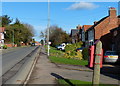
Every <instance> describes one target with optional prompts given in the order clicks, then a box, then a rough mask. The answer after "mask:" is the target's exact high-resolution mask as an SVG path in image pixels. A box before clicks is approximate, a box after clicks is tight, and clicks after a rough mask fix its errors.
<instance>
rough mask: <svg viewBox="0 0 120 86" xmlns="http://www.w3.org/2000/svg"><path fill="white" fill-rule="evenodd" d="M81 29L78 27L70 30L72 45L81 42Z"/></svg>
mask: <svg viewBox="0 0 120 86" xmlns="http://www.w3.org/2000/svg"><path fill="white" fill-rule="evenodd" d="M81 32H82V27H81V26H80V25H78V26H77V27H76V29H71V34H70V37H71V38H72V43H76V42H79V41H81V35H82V33H81Z"/></svg>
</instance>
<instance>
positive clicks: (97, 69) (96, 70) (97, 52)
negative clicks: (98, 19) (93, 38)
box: [92, 41, 102, 86]
mask: <svg viewBox="0 0 120 86" xmlns="http://www.w3.org/2000/svg"><path fill="white" fill-rule="evenodd" d="M101 56H102V42H101V41H98V43H97V44H96V50H95V63H94V71H93V80H92V83H93V86H99V81H100V58H101Z"/></svg>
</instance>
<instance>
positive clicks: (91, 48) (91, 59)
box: [89, 45, 95, 67]
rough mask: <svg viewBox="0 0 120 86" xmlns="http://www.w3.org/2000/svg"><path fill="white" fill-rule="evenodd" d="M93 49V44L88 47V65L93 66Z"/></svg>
mask: <svg viewBox="0 0 120 86" xmlns="http://www.w3.org/2000/svg"><path fill="white" fill-rule="evenodd" d="M94 51H95V46H94V45H93V46H90V48H89V67H93V64H94Z"/></svg>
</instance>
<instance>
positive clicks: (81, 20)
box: [2, 2, 118, 41]
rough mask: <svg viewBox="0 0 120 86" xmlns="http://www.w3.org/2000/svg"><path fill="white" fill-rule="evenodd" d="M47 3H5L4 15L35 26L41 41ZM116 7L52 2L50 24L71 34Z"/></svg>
mask: <svg viewBox="0 0 120 86" xmlns="http://www.w3.org/2000/svg"><path fill="white" fill-rule="evenodd" d="M47 4H48V3H47V2H3V3H2V15H5V14H7V15H8V16H10V17H11V18H13V19H16V18H18V19H19V20H20V21H21V22H23V23H28V24H31V25H33V26H34V29H35V39H36V40H38V41H39V40H40V38H39V33H40V31H43V30H45V29H46V27H47V16H48V14H47V13H48V6H47ZM109 7H115V8H116V9H117V10H118V3H117V2H89V3H88V2H77V3H76V2H51V3H50V19H51V21H50V24H51V25H58V26H59V27H61V28H63V30H65V31H67V32H68V33H70V30H71V29H73V28H75V27H76V26H77V25H78V24H80V25H92V24H93V22H94V21H98V20H100V19H101V18H103V17H105V16H107V15H108V8H109Z"/></svg>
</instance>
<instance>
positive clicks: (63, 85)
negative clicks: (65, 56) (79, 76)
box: [58, 79, 117, 86]
mask: <svg viewBox="0 0 120 86" xmlns="http://www.w3.org/2000/svg"><path fill="white" fill-rule="evenodd" d="M58 84H59V85H60V86H92V82H88V81H81V80H71V79H58ZM99 86H117V85H113V84H99Z"/></svg>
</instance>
